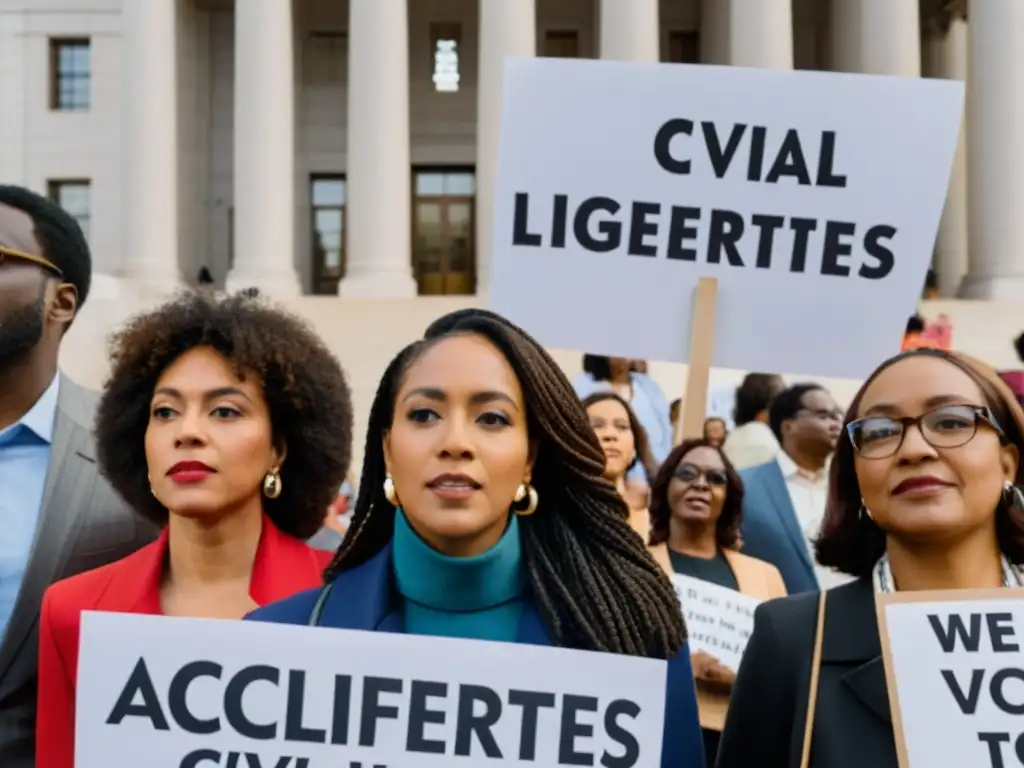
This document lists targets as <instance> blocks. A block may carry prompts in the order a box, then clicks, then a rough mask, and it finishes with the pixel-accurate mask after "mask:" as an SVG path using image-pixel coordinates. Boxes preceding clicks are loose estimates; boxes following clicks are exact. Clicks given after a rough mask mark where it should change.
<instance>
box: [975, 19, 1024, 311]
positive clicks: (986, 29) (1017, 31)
mask: <svg viewBox="0 0 1024 768" xmlns="http://www.w3.org/2000/svg"><path fill="white" fill-rule="evenodd" d="M970 13H971V15H970V21H969V22H968V27H967V28H968V33H969V36H970V41H969V43H968V49H969V52H970V54H969V55H970V58H969V61H968V65H967V188H968V214H967V215H968V217H969V221H970V226H969V234H968V237H969V243H970V253H969V271H968V274H967V278H966V279H965V281H964V284H963V287H962V289H961V293H962V295H963V296H964V298H969V299H1001V300H1015V301H1021V300H1024V249H1022V245H1024V217H1022V216H1021V206H1022V204H1024V137H1022V135H1021V121H1022V119H1024V89H1022V88H1021V84H1022V83H1024V47H1022V46H1021V45H1020V41H1021V40H1024V2H1015V1H1014V2H1005V1H1004V2H999V3H991V2H990V3H986V2H974V3H971V11H970Z"/></svg>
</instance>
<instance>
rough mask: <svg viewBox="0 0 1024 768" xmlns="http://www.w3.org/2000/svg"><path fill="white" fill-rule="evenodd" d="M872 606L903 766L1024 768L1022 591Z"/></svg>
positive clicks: (923, 597) (888, 598) (926, 596)
mask: <svg viewBox="0 0 1024 768" xmlns="http://www.w3.org/2000/svg"><path fill="white" fill-rule="evenodd" d="M877 600H878V603H877V605H878V622H879V630H880V632H881V637H882V650H883V657H884V660H885V673H886V679H887V683H888V689H889V702H890V707H891V710H892V722H893V729H894V732H895V735H896V751H897V755H898V758H899V765H900V768H932V767H933V766H939V765H950V766H952V765H958V766H959V765H963V766H968V765H969V766H972V768H1020V767H1021V766H1024V721H1022V719H1021V716H1022V715H1024V665H1022V663H1021V648H1022V644H1024V590H1021V589H1012V590H1011V589H999V590H970V591H963V590H961V591H956V592H900V593H895V594H891V595H879V596H878V598H877Z"/></svg>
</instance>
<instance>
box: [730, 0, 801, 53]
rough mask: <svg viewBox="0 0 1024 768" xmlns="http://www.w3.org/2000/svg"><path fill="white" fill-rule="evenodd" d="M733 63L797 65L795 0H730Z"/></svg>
mask: <svg viewBox="0 0 1024 768" xmlns="http://www.w3.org/2000/svg"><path fill="white" fill-rule="evenodd" d="M728 3H729V61H728V63H729V64H733V65H735V66H737V67H759V68H761V69H792V68H793V3H792V0H728Z"/></svg>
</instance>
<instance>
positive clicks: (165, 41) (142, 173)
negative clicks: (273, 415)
mask: <svg viewBox="0 0 1024 768" xmlns="http://www.w3.org/2000/svg"><path fill="white" fill-rule="evenodd" d="M121 24H122V28H121V79H122V85H121V104H122V110H123V111H122V116H121V119H122V123H121V192H120V198H121V222H122V231H121V234H122V245H121V247H122V254H121V265H122V266H121V275H122V276H123V277H124V278H125V279H126V280H128V281H130V282H131V287H132V289H136V290H138V291H141V292H142V293H145V294H150V295H152V294H162V293H168V292H171V291H174V290H175V289H176V288H177V287H178V286H179V285H180V284H181V274H180V271H179V268H178V108H177V104H178V92H177V91H178V86H177V36H176V29H175V28H176V26H177V10H176V2H175V0H123V2H122V4H121Z"/></svg>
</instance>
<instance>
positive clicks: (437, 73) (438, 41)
mask: <svg viewBox="0 0 1024 768" xmlns="http://www.w3.org/2000/svg"><path fill="white" fill-rule="evenodd" d="M461 38H462V27H461V26H460V25H459V24H431V25H430V41H431V46H430V50H431V55H432V56H433V71H434V75H433V78H432V79H433V81H434V90H435V91H437V92H438V93H455V92H456V91H458V90H459V80H460V75H459V59H460V56H461V54H462V51H461V48H462V43H461Z"/></svg>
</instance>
